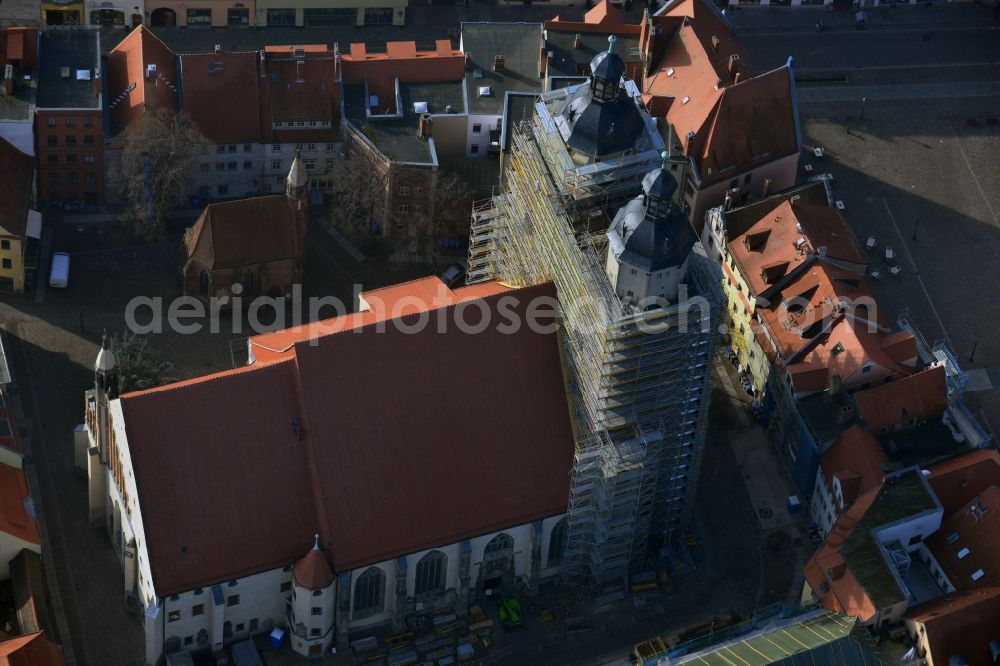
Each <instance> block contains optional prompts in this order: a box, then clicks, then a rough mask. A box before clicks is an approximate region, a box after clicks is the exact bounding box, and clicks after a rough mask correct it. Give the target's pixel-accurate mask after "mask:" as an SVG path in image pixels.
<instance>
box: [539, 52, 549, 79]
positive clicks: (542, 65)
mask: <svg viewBox="0 0 1000 666" xmlns="http://www.w3.org/2000/svg"><path fill="white" fill-rule="evenodd" d="M548 62H549V61H548V56H547V54H546V52H545V44H542V47H541V48H540V49H539V50H538V78H540V79H542V78H545V72H546V71H548V67H547V65H548Z"/></svg>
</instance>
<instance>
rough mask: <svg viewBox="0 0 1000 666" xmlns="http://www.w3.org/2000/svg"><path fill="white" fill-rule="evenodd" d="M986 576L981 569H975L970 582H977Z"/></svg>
mask: <svg viewBox="0 0 1000 666" xmlns="http://www.w3.org/2000/svg"><path fill="white" fill-rule="evenodd" d="M985 575H986V572H985V571H983V570H982V569H976V570H975V571H973V572H972V582H973V583H975V582H976V581H977V580H979V579H980V578H982V577H983V576H985Z"/></svg>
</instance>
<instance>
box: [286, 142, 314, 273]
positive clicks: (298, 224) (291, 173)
mask: <svg viewBox="0 0 1000 666" xmlns="http://www.w3.org/2000/svg"><path fill="white" fill-rule="evenodd" d="M285 196H287V197H288V204H289V206H288V207H289V210H290V211H291V221H292V245H293V246H294V247H295V275H294V280H293V281H294V282H297V283H301V282H302V270H303V268H304V267H305V265H306V234H307V233H308V230H309V174H308V173H307V172H306V168H305V166H304V165H303V164H302V158H301V157H300V156H299V153H298V151H296V152H295V159H293V160H292V168H291V169H289V170H288V178H286V179H285Z"/></svg>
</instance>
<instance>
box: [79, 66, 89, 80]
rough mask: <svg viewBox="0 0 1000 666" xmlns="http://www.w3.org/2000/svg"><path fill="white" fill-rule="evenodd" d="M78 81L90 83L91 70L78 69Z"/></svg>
mask: <svg viewBox="0 0 1000 666" xmlns="http://www.w3.org/2000/svg"><path fill="white" fill-rule="evenodd" d="M76 80H77V81H89V80H90V70H89V69H78V70H76Z"/></svg>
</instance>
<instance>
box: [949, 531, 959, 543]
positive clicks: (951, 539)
mask: <svg viewBox="0 0 1000 666" xmlns="http://www.w3.org/2000/svg"><path fill="white" fill-rule="evenodd" d="M956 541H958V532H952V533H951V534H949V535H948V539H947V542H948V545H949V546H950V545H951V544H953V543H955V542H956Z"/></svg>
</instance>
